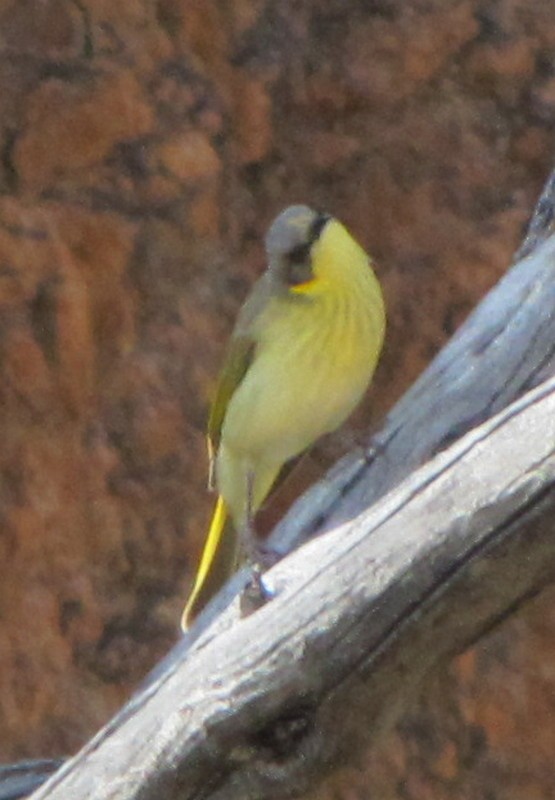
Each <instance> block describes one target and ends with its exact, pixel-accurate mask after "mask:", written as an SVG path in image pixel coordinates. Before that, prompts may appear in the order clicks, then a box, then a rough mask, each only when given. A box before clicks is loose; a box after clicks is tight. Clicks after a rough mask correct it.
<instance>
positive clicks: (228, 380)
mask: <svg viewBox="0 0 555 800" xmlns="http://www.w3.org/2000/svg"><path fill="white" fill-rule="evenodd" d="M271 295H272V286H271V282H270V279H269V276H268V274H267V273H265V274H264V275H263V276H262V277H261V278H260V279H259V280H258V282H257V283H256V284H255V286H254V287H253V290H252V292H251V294H250V296H249V298H248V299H247V301H246V302H245V304H244V305H243V307H242V309H241V311H240V313H239V316H238V318H237V323H236V325H235V329H234V331H233V333H232V335H231V340H230V343H229V347H228V350H227V354H226V357H225V360H224V365H223V367H222V369H221V371H220V375H219V378H218V384H217V386H216V393H215V395H214V400H213V402H212V407H211V409H210V416H209V418H208V431H207V438H208V457H209V460H210V473H209V478H208V486H209V488H211V489H212V488H214V459H215V457H216V453H217V452H218V447H219V445H220V438H221V434H222V426H223V423H224V419H225V415H226V412H227V406H228V404H229V401H230V400H231V398H232V397H233V395H234V394H235V390H236V389H237V388H238V387H239V385H240V384H241V381H242V380H243V378H244V377H245V375H246V373H247V370H248V368H249V367H250V365H251V364H252V361H253V358H254V353H255V349H256V332H255V331H256V322H257V320H258V318H259V317H260V315H261V314H262V312H263V311H264V309H265V308H266V307H267V304H268V302H269V300H270V298H271Z"/></svg>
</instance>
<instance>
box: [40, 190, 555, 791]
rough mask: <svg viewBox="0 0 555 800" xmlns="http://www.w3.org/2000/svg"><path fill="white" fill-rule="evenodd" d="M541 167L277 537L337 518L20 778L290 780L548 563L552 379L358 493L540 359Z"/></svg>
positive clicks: (240, 785)
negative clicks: (259, 592) (462, 313)
mask: <svg viewBox="0 0 555 800" xmlns="http://www.w3.org/2000/svg"><path fill="white" fill-rule="evenodd" d="M552 184H553V181H552V180H551V181H550V183H549V184H548V187H547V190H546V191H547V195H544V198H543V199H542V201H541V203H540V205H539V206H538V212H537V216H536V222H535V223H534V224H533V225H532V226H531V234H530V237H529V238H528V240H527V243H526V244H525V249H524V252H525V256H524V258H523V260H521V261H520V262H519V263H518V264H517V265H516V266H515V267H514V268H513V269H512V270H511V271H510V272H509V273H508V275H507V276H506V277H505V278H504V279H503V280H502V281H501V282H500V284H499V285H498V286H497V287H496V288H495V289H494V290H493V291H492V292H491V293H490V295H488V297H487V298H486V299H485V300H484V302H483V303H482V304H481V305H480V306H479V308H478V309H477V310H476V312H475V313H474V314H473V315H472V317H471V318H470V319H469V320H468V321H467V323H466V324H465V326H463V328H462V329H461V331H460V332H459V333H458V334H457V336H456V337H455V338H454V339H453V340H452V342H451V343H450V344H449V345H448V346H447V347H446V348H445V349H444V350H443V351H442V353H441V354H440V355H439V356H438V358H437V359H436V360H435V361H434V363H433V364H432V365H431V366H430V368H429V369H428V370H427V371H426V372H425V373H424V375H423V376H422V378H421V379H420V380H419V381H418V382H417V383H416V384H415V386H414V387H413V388H412V389H411V391H410V392H409V393H408V394H407V395H406V396H405V398H403V400H402V401H401V402H400V403H399V404H398V405H397V406H396V408H395V409H394V410H393V412H392V413H391V414H390V416H389V418H388V420H387V423H386V425H385V427H384V429H383V431H381V432H380V434H379V437H378V440H379V447H378V448H377V449H376V450H373V451H372V450H370V449H369V451H368V453H365V454H362V456H358V457H357V456H353V457H350V458H349V459H347V460H346V461H344V463H343V465H342V467H341V468H340V469H336V470H335V471H334V473H333V475H332V476H330V477H328V478H327V479H326V480H325V481H324V482H322V483H321V484H320V485H319V486H317V487H315V489H314V490H312V492H311V493H309V495H308V496H307V497H306V498H305V499H304V500H303V501H301V504H300V506H297V507H296V509H294V510H293V511H292V512H291V513H290V514H289V515H288V518H287V520H286V521H285V523H284V524H283V525H282V526H281V527H282V530H281V534H279V532H278V534H277V537H278V538H277V541H278V542H280V544H281V546H282V547H283V548H287V547H288V546H289V545H290V544H291V543H292V542H294V541H295V540H296V539H298V538H299V537H300V538H303V537H305V538H306V537H307V536H309V535H310V534H311V533H312V532H313V531H314V530H316V529H322V528H323V527H325V528H326V529H328V528H332V527H335V528H336V530H334V531H333V532H330V533H329V534H328V535H327V536H325V537H322V538H319V539H316V540H315V541H313V542H311V543H309V544H307V545H306V546H305V547H304V548H302V549H301V550H300V551H299V552H297V553H296V554H294V555H293V556H291V557H290V558H288V559H286V560H285V561H283V562H282V563H281V564H279V565H278V566H277V567H276V568H274V570H272V572H271V573H270V575H269V577H268V580H269V581H271V582H272V583H273V585H275V586H276V588H277V591H278V596H277V597H276V599H274V600H273V601H272V602H271V603H269V604H268V605H267V606H266V607H265V608H263V609H261V610H260V611H259V612H257V613H256V614H254V615H252V616H251V617H249V618H247V619H244V620H242V621H241V622H238V621H237V615H238V612H237V608H236V606H237V604H235V606H232V607H231V608H230V609H229V611H228V612H227V614H224V615H222V616H220V617H219V619H218V622H217V624H216V625H212V626H211V627H210V626H209V628H208V630H205V631H204V634H203V635H202V636H201V638H199V639H198V640H197V641H194V637H192V636H191V637H188V638H187V639H186V640H185V641H184V643H183V644H182V645H181V646H180V647H178V648H177V649H176V650H175V651H174V652H173V653H172V654H171V656H170V658H169V659H168V660H167V661H166V662H165V663H164V664H163V665H162V666H161V668H160V669H159V670H158V673H157V675H156V676H155V678H154V679H153V682H152V683H151V685H150V687H149V688H148V689H147V690H146V692H144V693H143V694H142V695H140V696H139V697H137V698H135V699H134V700H133V701H132V702H131V703H130V704H129V705H128V707H126V708H125V709H124V711H123V712H122V713H121V714H120V715H118V717H116V719H115V720H114V721H113V722H112V723H111V724H110V725H109V726H108V727H107V728H106V729H105V730H104V731H102V732H101V733H100V734H99V735H98V736H97V737H96V739H95V740H94V741H93V742H92V743H91V744H89V745H88V746H87V747H86V748H85V749H84V750H83V751H82V752H81V753H80V754H78V756H77V757H76V758H75V759H74V760H73V761H72V762H70V763H69V764H68V765H67V766H66V767H64V768H63V769H62V771H61V772H60V773H59V774H58V775H57V776H55V777H54V778H53V779H51V781H50V782H49V784H48V785H46V786H45V787H44V788H43V789H42V790H41V791H39V792H38V793H37V794H36V797H37V798H39V797H43V798H52V800H56V799H57V798H67V797H71V798H72V800H82V799H83V798H120V800H123V799H124V798H125V800H128V799H130V798H141V800H150V798H154V797H157V798H158V797H161V796H163V797H164V798H166V800H172V798H178V797H179V798H193V797H194V798H198V797H203V798H224V797H225V798H235V797H237V798H239V797H240V798H249V797H253V798H266V797H268V798H270V797H280V798H281V797H285V796H288V795H291V796H292V795H294V794H296V793H299V792H300V791H302V790H303V789H304V788H306V787H307V786H308V785H309V784H310V783H311V782H313V781H314V780H316V778H318V779H319V778H321V777H322V775H323V774H324V773H325V770H326V769H329V767H330V764H333V762H334V760H335V759H336V758H337V757H338V756H339V755H341V752H342V751H343V752H345V753H348V754H349V755H351V756H352V755H353V754H354V753H355V752H356V751H357V750H359V749H360V748H361V747H363V746H364V745H365V744H367V743H368V740H369V739H370V740H373V739H374V738H375V737H377V736H378V735H380V733H381V732H383V731H384V730H385V729H386V728H387V726H388V725H389V724H391V722H392V721H393V720H394V719H395V717H396V714H397V713H398V711H399V709H400V708H401V707H403V706H404V705H405V704H406V701H407V698H408V697H409V696H410V694H411V692H412V691H413V690H414V688H415V687H417V686H418V684H419V682H420V680H421V679H422V677H423V676H424V675H425V674H427V672H428V671H429V670H430V669H431V668H432V666H434V665H435V664H437V663H439V662H441V661H442V660H444V659H445V658H446V657H448V656H449V655H450V654H451V653H453V652H454V651H456V650H458V649H460V648H461V647H463V646H465V645H466V644H467V643H468V642H470V641H472V640H473V639H475V638H477V637H478V636H479V635H480V634H481V633H482V632H483V631H484V630H485V629H487V628H489V627H491V625H493V624H494V623H495V621H496V620H498V619H499V618H500V617H503V616H504V615H506V614H507V613H509V612H510V610H511V609H513V608H514V607H515V606H516V605H518V604H519V603H520V602H521V601H522V600H523V599H525V598H526V597H527V596H529V595H531V594H534V593H536V592H537V591H539V589H540V588H541V587H542V586H543V585H544V584H545V582H546V581H548V580H551V579H552V577H553V572H554V567H555V547H554V546H553V545H552V539H553V530H552V528H553V524H552V522H551V518H552V512H553V505H554V504H555V493H554V492H553V484H554V481H555V455H554V450H555V414H554V412H555V383H553V382H551V383H547V384H545V385H543V386H541V387H540V388H539V389H536V390H534V391H533V392H531V393H530V394H527V395H526V396H525V397H524V398H522V399H521V400H518V401H517V402H516V403H515V404H514V405H513V406H511V407H510V408H509V409H506V410H505V411H502V412H501V413H500V414H499V415H498V416H497V417H495V418H494V419H492V420H490V421H489V422H486V423H485V424H484V425H483V426H482V427H480V428H478V429H476V430H474V431H473V432H471V433H469V434H468V435H467V436H466V437H465V438H464V439H463V440H461V441H460V442H458V443H457V444H455V445H453V446H452V447H451V448H450V449H449V450H448V451H446V452H444V453H441V454H440V455H439V456H437V457H436V458H435V459H434V460H433V461H432V462H430V463H429V464H428V465H426V466H425V467H423V468H421V469H420V470H419V471H418V472H416V473H414V474H413V475H412V476H411V477H410V478H408V479H407V480H406V481H405V483H403V484H402V485H401V486H399V488H398V489H396V490H395V491H394V492H392V493H391V494H390V495H388V496H387V497H385V498H383V499H382V500H381V501H380V502H379V503H377V504H376V505H375V506H374V507H373V508H372V509H370V510H367V509H368V506H369V505H370V503H371V502H373V501H374V500H375V499H376V498H377V497H379V496H382V495H383V494H384V493H385V492H386V491H387V490H388V489H390V488H391V487H392V486H394V485H396V484H398V483H399V482H400V480H401V479H402V478H403V477H404V476H406V475H407V474H408V473H409V472H410V471H411V470H412V469H414V467H415V465H417V464H418V463H421V462H422V461H424V460H425V459H426V458H427V457H429V455H430V454H432V453H434V452H436V451H437V450H440V449H442V448H444V447H446V445H447V443H448V442H449V441H452V440H453V439H456V438H457V437H458V436H459V435H461V434H462V433H464V432H465V431H467V430H469V429H470V428H472V427H473V425H475V424H476V423H478V422H480V421H482V420H483V419H487V418H488V417H489V416H491V415H492V414H493V413H495V412H496V411H498V410H499V409H501V408H503V407H504V406H506V405H507V403H508V402H510V401H511V400H513V399H514V398H515V397H518V396H520V395H522V394H523V393H524V392H525V391H526V390H527V389H528V388H529V387H530V386H532V385H534V384H535V383H537V382H538V381H539V380H540V379H541V378H542V377H544V376H545V375H547V374H550V372H551V371H552V366H553V351H554V348H555V344H554V343H555V315H554V313H553V309H554V308H555V282H554V281H553V278H552V273H553V268H554V264H555V238H554V237H551V236H550V233H551V231H550V226H551V218H552V216H553V215H552V208H553V198H552V194H551V192H552V189H551V187H552ZM546 209H547V212H546ZM549 209H551V212H549ZM538 220H539V221H538ZM541 220H543V221H544V222H543V223H542V221H541ZM280 537H281V538H280ZM242 581H244V576H243V577H242V576H238V577H237V578H236V580H235V582H234V587H235V588H233V587H232V588H231V589H229V588H228V590H227V598H228V600H229V597H230V596H231V595H232V594H233V592H234V591H236V590H237V586H239V585H240V584H241V582H242ZM224 600H225V593H224ZM222 602H224V601H223V600H222V599H221V598H220V599H219V600H218V601H217V602H216V604H215V606H214V607H213V608H212V609H211V610H208V611H207V614H206V615H205V622H204V628H206V627H207V625H208V623H209V621H210V619H211V618H213V617H214V615H215V613H216V612H217V610H218V607H219V606H221V604H222ZM226 602H227V601H226ZM202 629H203V625H202V624H201V626H200V627H199V631H200V630H202ZM187 649H188V651H189V652H188V653H187V655H186V657H185V652H186V651H187Z"/></svg>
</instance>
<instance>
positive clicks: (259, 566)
mask: <svg viewBox="0 0 555 800" xmlns="http://www.w3.org/2000/svg"><path fill="white" fill-rule="evenodd" d="M249 555H250V558H249V561H250V565H251V569H252V577H251V579H250V581H249V582H248V584H247V585H246V587H245V589H244V591H243V595H242V597H241V616H243V617H247V616H248V615H249V614H252V613H253V611H256V610H257V609H259V608H261V607H262V606H263V605H265V604H266V603H267V602H268V601H269V600H273V598H274V597H275V592H273V591H272V590H271V589H269V588H268V586H267V585H266V584H265V583H264V576H263V573H264V572H265V571H266V570H267V569H270V567H273V566H274V564H276V563H277V562H278V561H279V559H280V558H281V556H280V555H279V554H278V553H276V551H275V550H272V549H271V548H269V547H266V546H264V545H260V544H259V543H255V544H254V546H253V547H252V549H251V552H250V554H249Z"/></svg>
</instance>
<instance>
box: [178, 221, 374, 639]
mask: <svg viewBox="0 0 555 800" xmlns="http://www.w3.org/2000/svg"><path fill="white" fill-rule="evenodd" d="M266 247H267V252H268V259H269V266H268V270H267V272H266V273H265V274H264V276H263V277H262V278H261V279H260V280H259V282H258V283H257V284H256V286H255V287H254V288H253V291H252V293H251V295H250V297H249V298H248V300H247V302H246V303H245V305H244V307H243V309H242V311H241V314H240V315H239V318H238V321H237V325H236V328H235V331H234V333H233V335H232V339H231V346H230V349H229V352H228V358H227V360H226V364H225V365H224V369H223V371H222V376H221V379H220V384H219V387H218V392H217V394H216V399H215V403H214V407H213V410H212V414H211V418H210V423H209V440H210V442H211V447H212V449H213V453H214V463H213V467H214V475H215V482H216V487H217V490H218V493H219V499H218V502H217V505H216V510H215V513H214V517H213V521H212V524H211V526H210V530H209V533H208V537H207V541H206V545H205V549H204V553H203V556H202V559H201V564H200V567H199V571H198V573H197V577H196V580H195V584H194V587H193V591H192V593H191V596H190V598H189V600H188V602H187V605H186V607H185V611H184V616H183V624H184V626H186V625H187V624H188V622H189V620H190V619H191V617H192V616H193V615H194V613H196V612H197V611H198V610H200V608H201V607H202V605H204V604H205V602H206V601H207V600H208V599H209V598H210V596H211V595H212V594H213V593H215V591H217V589H218V588H219V587H220V586H221V584H222V583H223V582H224V581H225V579H226V578H227V577H228V576H229V574H231V573H232V572H233V571H234V570H235V569H236V568H237V566H238V563H237V561H238V557H239V549H240V548H239V544H238V542H239V539H238V533H239V534H240V533H241V531H246V530H248V529H249V526H250V521H251V517H252V515H253V514H254V513H255V512H256V511H257V509H258V508H259V507H260V505H261V504H262V503H263V501H264V499H265V498H266V496H267V495H268V493H269V491H270V489H271V488H272V485H273V484H274V482H275V480H276V478H277V476H278V475H279V472H280V470H281V468H282V467H283V465H284V464H285V463H286V462H287V461H289V460H290V459H292V458H294V457H295V456H297V455H298V454H299V453H301V452H302V451H303V450H305V449H306V448H307V447H309V446H310V445H311V444H312V443H313V442H314V441H315V440H316V439H317V438H318V437H320V436H322V435H323V434H324V433H327V432H329V431H332V430H334V429H335V428H337V427H338V426H339V425H340V424H341V423H342V422H343V421H344V420H345V419H346V417H347V416H348V415H349V414H350V413H351V411H352V410H353V409H354V407H355V406H356V405H357V403H358V402H359V401H360V399H361V397H362V395H363V393H364V391H365V389H366V387H367V385H368V383H369V381H370V378H371V377H372V374H373V372H374V369H375V366H376V363H377V360H378V357H379V354H380V351H381V347H382V343H383V336H384V328H385V312H384V305H383V300H382V294H381V290H380V286H379V283H378V281H377V279H376V276H375V275H374V272H373V270H372V268H371V266H370V263H369V259H368V256H367V255H366V253H365V252H364V250H363V249H362V248H361V247H360V246H359V245H358V244H357V243H356V242H355V241H354V239H353V238H352V237H351V236H350V235H349V233H348V232H347V231H346V229H345V228H344V227H343V226H342V225H341V224H340V223H339V222H338V221H337V220H335V219H333V218H329V217H326V216H324V215H322V214H317V212H314V211H312V210H311V209H309V208H307V207H305V206H293V207H291V208H289V209H286V211H284V212H282V214H281V215H280V216H279V217H278V218H277V219H276V220H275V222H274V223H273V225H272V227H271V228H270V231H269V233H268V237H267V240H266ZM226 512H227V513H229V516H230V517H231V520H229V519H226ZM231 521H232V524H231Z"/></svg>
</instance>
